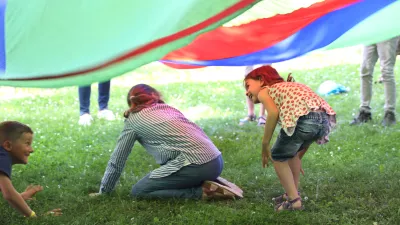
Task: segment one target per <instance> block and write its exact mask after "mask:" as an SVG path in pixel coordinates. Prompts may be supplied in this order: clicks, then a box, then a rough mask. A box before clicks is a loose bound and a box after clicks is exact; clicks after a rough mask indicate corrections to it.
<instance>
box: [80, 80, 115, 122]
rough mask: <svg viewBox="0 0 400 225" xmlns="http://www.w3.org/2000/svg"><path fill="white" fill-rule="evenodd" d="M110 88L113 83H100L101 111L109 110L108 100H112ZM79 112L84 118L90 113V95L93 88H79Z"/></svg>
mask: <svg viewBox="0 0 400 225" xmlns="http://www.w3.org/2000/svg"><path fill="white" fill-rule="evenodd" d="M110 86H111V82H110V81H106V82H103V83H99V98H98V103H99V110H103V109H107V108H108V100H109V99H110ZM78 92H79V110H80V115H81V116H82V115H83V114H85V113H90V94H91V86H90V85H89V86H84V87H79V89H78Z"/></svg>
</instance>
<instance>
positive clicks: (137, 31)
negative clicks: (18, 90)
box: [0, 0, 400, 87]
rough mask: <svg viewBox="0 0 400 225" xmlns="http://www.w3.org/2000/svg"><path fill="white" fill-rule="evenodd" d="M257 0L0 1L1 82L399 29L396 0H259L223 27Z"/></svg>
mask: <svg viewBox="0 0 400 225" xmlns="http://www.w3.org/2000/svg"><path fill="white" fill-rule="evenodd" d="M257 2H259V1H258V0H223V1H204V0H185V1H164V0H146V1H131V0H119V1H112V0H69V1H54V0H29V1H20V0H8V1H7V0H0V85H7V86H24V87H62V86H71V85H85V84H90V83H93V82H98V81H104V80H108V79H110V78H112V77H116V76H119V75H122V74H123V73H125V72H128V71H131V70H133V69H135V68H137V67H139V66H142V65H144V64H146V63H149V62H152V61H156V60H160V59H162V62H164V63H165V64H167V65H169V66H172V67H175V68H196V67H202V66H217V65H218V66H239V65H252V64H262V63H273V62H279V61H284V60H288V59H291V58H294V57H298V56H301V55H304V54H306V53H308V52H310V51H313V50H316V49H333V48H341V47H346V46H351V45H357V44H369V43H374V42H378V41H382V40H385V39H389V38H391V37H394V36H398V35H400V23H398V22H395V21H400V13H398V12H400V1H398V0H364V1H361V0H325V1H321V0H320V1H318V0H307V1H305V0H304V1H296V0H280V1H264V2H261V3H260V4H264V5H267V7H266V10H265V15H266V16H264V17H266V18H263V19H256V20H253V21H251V22H249V23H247V24H242V25H238V26H230V27H221V26H222V25H223V24H226V23H227V22H228V21H230V20H232V19H233V18H235V17H236V16H238V15H240V14H242V13H243V12H245V11H246V10H248V9H249V8H251V7H252V6H253V5H254V4H256V3H257ZM299 2H303V3H304V2H308V3H309V4H308V5H301V4H300V3H299ZM313 3H314V4H313ZM302 6H304V7H305V8H300V7H302ZM256 7H257V5H256V6H255V7H254V8H256ZM276 13H283V14H278V15H275V14H276ZM261 14H262V12H261ZM179 48H180V49H179Z"/></svg>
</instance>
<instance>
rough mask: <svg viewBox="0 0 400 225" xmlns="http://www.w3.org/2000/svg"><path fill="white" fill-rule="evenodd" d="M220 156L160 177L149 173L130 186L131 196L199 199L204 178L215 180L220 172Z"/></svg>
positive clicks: (221, 165)
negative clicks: (153, 176)
mask: <svg viewBox="0 0 400 225" xmlns="http://www.w3.org/2000/svg"><path fill="white" fill-rule="evenodd" d="M223 165H224V162H223V160H222V156H221V155H219V156H218V157H217V158H215V159H213V160H211V161H210V162H208V163H205V164H202V165H195V164H190V165H188V166H185V167H183V168H182V169H180V170H178V171H177V172H175V173H173V174H171V175H169V176H167V177H161V178H150V173H149V174H147V175H146V176H145V177H143V178H142V179H141V180H140V181H139V182H137V183H136V184H135V185H133V187H132V192H131V194H132V196H133V197H139V198H187V199H200V198H201V197H202V195H203V190H202V187H201V185H202V184H203V182H204V181H206V180H211V181H213V180H216V179H217V177H218V176H219V175H220V174H221V172H222V169H223Z"/></svg>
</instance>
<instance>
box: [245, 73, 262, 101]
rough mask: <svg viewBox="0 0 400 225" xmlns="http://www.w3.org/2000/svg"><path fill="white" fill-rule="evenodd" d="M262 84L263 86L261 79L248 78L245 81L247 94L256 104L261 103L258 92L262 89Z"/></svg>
mask: <svg viewBox="0 0 400 225" xmlns="http://www.w3.org/2000/svg"><path fill="white" fill-rule="evenodd" d="M261 86H262V81H261V80H253V79H247V80H246V81H245V87H246V95H247V97H249V98H250V99H251V100H252V101H253V103H255V104H257V103H260V101H259V100H258V97H257V96H258V93H259V92H260V90H261Z"/></svg>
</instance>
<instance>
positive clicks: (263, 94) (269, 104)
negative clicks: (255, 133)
mask: <svg viewBox="0 0 400 225" xmlns="http://www.w3.org/2000/svg"><path fill="white" fill-rule="evenodd" d="M258 100H260V102H261V103H262V104H263V105H264V108H265V110H267V113H268V114H267V119H266V122H265V128H264V137H263V140H262V151H263V167H265V164H267V166H268V159H270V158H271V152H270V147H269V146H270V142H271V138H272V134H273V133H274V130H275V127H276V124H277V123H278V118H279V109H278V108H277V107H276V105H275V102H274V100H273V99H272V98H271V96H269V92H268V89H267V88H265V89H263V90H261V91H260V92H259V93H258ZM265 155H266V156H265ZM265 157H267V159H265Z"/></svg>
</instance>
